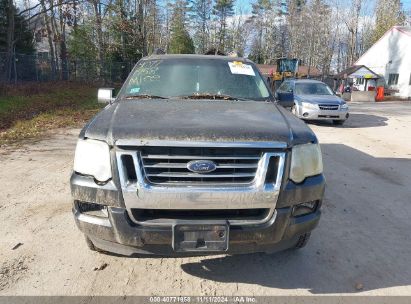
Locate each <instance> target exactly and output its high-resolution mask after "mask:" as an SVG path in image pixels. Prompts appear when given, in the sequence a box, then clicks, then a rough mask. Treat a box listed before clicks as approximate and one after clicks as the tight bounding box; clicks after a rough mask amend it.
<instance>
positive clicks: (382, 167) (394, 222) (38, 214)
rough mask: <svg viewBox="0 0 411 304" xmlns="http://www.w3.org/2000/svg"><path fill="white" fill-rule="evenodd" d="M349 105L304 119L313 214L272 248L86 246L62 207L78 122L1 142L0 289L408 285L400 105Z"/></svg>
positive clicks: (405, 288)
mask: <svg viewBox="0 0 411 304" xmlns="http://www.w3.org/2000/svg"><path fill="white" fill-rule="evenodd" d="M351 111H352V116H351V118H350V119H349V120H348V121H347V123H346V124H345V125H344V126H342V127H335V126H333V125H331V124H328V123H323V124H310V127H311V128H312V129H313V130H314V131H315V132H316V133H317V135H318V137H319V140H320V142H321V144H322V151H323V154H324V166H325V175H326V178H327V191H326V196H325V201H324V207H323V217H322V219H321V222H320V225H319V227H318V228H317V229H316V230H315V232H314V233H313V235H312V238H311V240H310V242H309V244H308V246H307V247H306V248H304V249H303V250H301V251H297V252H295V251H285V252H281V253H277V254H274V255H264V254H251V255H238V256H224V255H219V256H209V257H192V258H156V257H146V258H125V257H117V256H112V255H105V254H99V253H96V252H91V251H89V250H88V249H87V247H86V245H85V242H84V240H83V236H82V235H81V233H80V232H79V231H78V229H77V228H76V226H75V223H74V220H73V217H72V214H71V199H70V191H69V176H70V170H71V167H72V158H73V151H74V146H75V142H76V137H77V134H78V132H79V130H59V131H56V132H53V135H52V136H50V137H48V138H47V139H44V140H42V141H39V142H36V143H31V144H24V145H23V146H21V147H20V148H18V149H14V150H13V151H11V150H10V148H9V149H7V148H6V149H3V150H0V172H1V174H0V223H1V236H2V237H1V238H0V295H146V296H149V295H238V294H242V295H250V296H251V295H254V296H257V295H258V296H261V295H310V294H363V295H370V294H373V295H411V263H410V250H411V237H410V231H411V221H410V218H411V204H410V203H411V187H409V185H408V183H409V181H410V179H411V140H410V139H411V136H410V129H409V128H410V126H411V104H410V103H381V104H365V103H364V104H353V105H351ZM105 264H107V265H105ZM101 266H103V267H101ZM104 266H105V267H104ZM99 268H100V269H101V270H98V269H99ZM95 269H97V270H95Z"/></svg>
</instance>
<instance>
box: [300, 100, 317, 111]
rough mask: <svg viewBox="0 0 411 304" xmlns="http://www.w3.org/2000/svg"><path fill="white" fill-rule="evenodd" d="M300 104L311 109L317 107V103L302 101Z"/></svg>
mask: <svg viewBox="0 0 411 304" xmlns="http://www.w3.org/2000/svg"><path fill="white" fill-rule="evenodd" d="M302 105H303V108H306V109H313V110H317V109H318V105H317V104H313V103H309V102H303V103H302Z"/></svg>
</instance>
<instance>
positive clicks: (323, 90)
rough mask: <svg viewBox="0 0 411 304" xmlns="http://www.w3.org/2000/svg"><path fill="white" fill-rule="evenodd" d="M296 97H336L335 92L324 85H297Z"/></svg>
mask: <svg viewBox="0 0 411 304" xmlns="http://www.w3.org/2000/svg"><path fill="white" fill-rule="evenodd" d="M294 93H295V94H296V95H334V94H333V91H332V90H331V89H330V88H329V87H328V86H327V85H326V84H323V83H296V84H295V92H294Z"/></svg>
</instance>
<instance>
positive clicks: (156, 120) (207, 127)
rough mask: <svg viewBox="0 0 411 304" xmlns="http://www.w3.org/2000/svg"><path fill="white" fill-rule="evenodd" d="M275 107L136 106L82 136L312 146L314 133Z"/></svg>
mask: <svg viewBox="0 0 411 304" xmlns="http://www.w3.org/2000/svg"><path fill="white" fill-rule="evenodd" d="M280 108H281V107H278V106H277V105H275V104H274V103H271V102H249V101H207V100H153V99H150V100H133V101H131V100H130V101H123V102H117V103H114V104H113V105H110V106H107V107H106V108H105V109H104V110H103V111H101V112H100V113H99V114H97V115H96V116H95V117H94V119H93V120H92V121H90V122H89V124H88V125H87V126H86V127H85V128H84V130H83V131H82V134H81V136H83V137H87V138H93V139H98V140H104V141H106V142H107V143H109V144H111V145H114V144H115V142H116V141H117V140H119V139H127V140H130V139H133V140H141V141H144V140H181V141H192V140H197V141H227V142H239V141H277V142H285V143H287V144H288V145H290V144H292V142H293V141H295V140H297V141H298V142H300V141H302V142H304V143H305V142H313V141H316V138H315V136H314V134H313V133H312V131H311V130H310V129H309V128H308V127H306V126H305V124H304V123H303V122H301V121H300V120H298V119H297V120H296V118H295V117H294V116H292V115H291V114H290V113H288V111H286V110H284V109H280Z"/></svg>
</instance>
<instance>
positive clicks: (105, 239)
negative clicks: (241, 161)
mask: <svg viewBox="0 0 411 304" xmlns="http://www.w3.org/2000/svg"><path fill="white" fill-rule="evenodd" d="M71 182H72V185H71V186H72V194H73V196H74V198H75V199H76V200H82V198H83V197H84V198H87V199H90V198H93V200H86V201H88V202H93V201H94V199H95V198H96V197H95V196H93V195H86V196H84V195H82V196H79V195H78V193H80V192H90V193H92V194H94V193H95V191H91V190H93V189H91V190H90V189H88V187H87V185H84V180H83V179H81V178H75V177H73V178H72V180H71ZM76 185H77V186H76ZM324 188H325V179H324V176H323V175H318V176H314V177H310V178H307V179H306V180H305V181H304V182H303V183H301V184H294V183H292V182H291V181H288V182H287V183H285V185H284V187H283V189H282V190H281V191H280V196H279V198H278V202H277V208H276V209H275V213H274V215H273V216H272V217H271V219H270V220H268V221H267V222H265V223H262V224H256V225H243V226H242V225H231V226H230V228H229V229H230V231H229V236H230V237H229V249H228V251H227V252H226V253H228V254H234V253H251V252H275V251H279V250H283V249H286V248H289V247H293V246H294V245H295V244H296V243H297V240H298V237H299V236H300V235H303V234H305V233H307V232H310V231H311V230H313V229H314V228H315V227H316V226H317V225H318V222H319V219H320V216H321V211H320V206H321V200H322V197H323V195H324ZM73 191H74V192H73ZM107 191H108V190H104V191H103V192H102V193H100V195H98V197H100V201H99V203H100V204H104V202H103V201H104V200H107V201H108V202H111V200H112V196H111V195H107ZM117 191H118V190H117ZM109 193H110V192H109ZM104 194H106V195H104ZM307 201H319V202H320V204H319V207H318V208H317V209H316V211H315V212H313V213H310V214H308V215H303V216H300V217H293V216H292V210H293V206H295V205H297V204H299V203H302V202H307ZM104 205H109V204H104ZM73 213H74V218H75V221H76V224H77V226H78V227H79V229H80V230H81V231H82V232H83V233H84V234H85V235H86V236H87V237H88V238H90V240H91V241H92V242H93V244H94V245H95V246H96V247H98V248H100V249H102V250H104V251H109V252H115V253H118V254H122V255H132V254H160V255H174V256H177V255H180V254H177V253H176V252H174V251H173V248H172V224H170V225H168V226H158V225H157V226H151V225H139V224H137V223H135V222H133V221H132V220H131V219H130V217H129V214H128V212H127V209H126V208H125V207H123V206H121V205H117V206H116V205H114V204H111V205H109V206H108V217H106V218H102V217H95V216H90V215H86V214H84V213H81V212H80V211H79V208H78V205H77V204H76V203H75V204H74V208H73ZM186 223H187V222H186ZM220 253H221V252H220ZM200 254H203V253H200Z"/></svg>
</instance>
